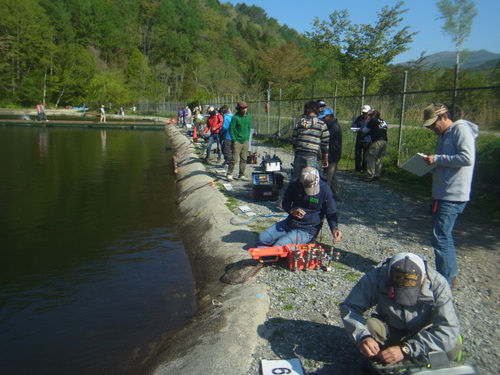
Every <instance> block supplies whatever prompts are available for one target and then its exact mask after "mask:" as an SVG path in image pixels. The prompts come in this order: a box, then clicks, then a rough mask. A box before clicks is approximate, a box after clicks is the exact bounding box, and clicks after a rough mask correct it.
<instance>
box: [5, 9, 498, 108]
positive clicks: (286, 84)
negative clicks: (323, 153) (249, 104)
mask: <svg viewBox="0 0 500 375" xmlns="http://www.w3.org/2000/svg"><path fill="white" fill-rule="evenodd" d="M311 9H314V8H311ZM320 11H321V10H319V9H318V12H320ZM404 13H405V10H404V3H403V2H400V3H398V4H397V5H396V6H394V7H384V8H382V9H381V10H380V12H379V13H378V14H377V17H370V19H371V20H372V23H371V24H364V25H353V24H352V23H351V21H350V19H349V14H348V12H347V11H345V10H343V11H335V12H334V13H333V14H332V15H330V17H329V21H328V22H319V21H317V22H316V23H315V25H313V26H312V27H311V32H309V33H307V35H303V34H299V33H298V32H296V31H295V30H294V29H290V28H289V27H287V26H282V25H280V24H279V23H278V22H277V21H276V20H275V19H274V18H270V17H268V16H267V14H266V12H265V10H264V9H262V8H259V7H256V6H248V5H246V4H244V3H242V4H238V5H237V6H233V5H231V4H229V3H222V2H220V1H218V0H2V1H1V2H0V106H3V107H6V106H9V107H10V106H33V105H34V104H36V103H39V102H40V101H42V100H44V101H45V102H46V103H47V105H49V106H51V107H61V106H67V105H73V106H79V105H82V104H83V103H86V104H87V105H90V106H96V105H98V104H100V103H105V104H106V105H108V104H112V105H114V106H118V105H133V104H134V103H137V102H138V101H139V100H141V99H147V100H150V101H155V102H158V101H164V100H165V101H177V102H180V101H182V102H186V103H200V102H203V101H204V100H207V99H211V98H216V97H232V96H234V97H238V96H239V97H242V96H243V95H244V96H245V98H246V99H247V100H256V99H262V98H264V96H265V95H266V90H267V89H268V88H270V89H271V90H272V93H273V95H274V96H275V97H276V96H277V95H278V94H277V93H278V92H279V93H281V95H282V97H283V98H284V99H285V98H302V97H308V96H311V95H312V93H315V94H316V95H320V96H321V95H325V96H327V95H328V96H331V95H332V94H333V92H334V90H333V87H334V86H335V85H338V87H339V88H340V90H341V92H342V93H343V94H345V95H349V94H351V95H352V94H356V95H358V94H360V93H361V82H362V80H363V78H366V83H367V86H366V89H367V92H368V93H370V92H371V93H376V92H381V91H384V90H393V89H394V87H398V88H397V90H400V87H401V84H400V82H401V81H400V80H401V77H402V75H401V74H400V73H401V69H402V68H401V67H393V66H391V65H390V63H391V62H392V60H393V59H394V57H395V56H397V55H398V54H400V53H402V52H404V51H405V50H407V49H408V45H409V43H411V41H412V37H413V35H415V33H416V31H414V30H409V29H408V28H407V27H401V26H400V24H401V19H402V17H404ZM404 69H406V70H409V71H410V74H412V75H413V76H414V77H416V78H415V79H413V80H411V84H412V85H413V86H412V87H411V88H412V89H421V88H423V87H424V86H425V87H427V88H428V89H429V88H431V89H432V88H434V87H435V86H436V85H438V84H445V83H446V84H447V82H448V81H449V80H450V79H451V74H450V73H447V72H446V71H444V72H440V73H439V74H438V75H436V74H434V75H432V74H431V73H429V72H423V70H422V69H421V66H420V65H419V63H418V62H414V63H413V64H411V65H410V66H408V67H405V68H404ZM497 76H498V74H497ZM429 77H431V79H429ZM412 78H413V77H412ZM395 79H398V80H399V81H398V82H393V80H395ZM482 82H488V81H487V79H486V77H479V78H477V77H475V78H474V84H475V85H476V86H477V85H481V84H482ZM489 83H491V77H490V78H489Z"/></svg>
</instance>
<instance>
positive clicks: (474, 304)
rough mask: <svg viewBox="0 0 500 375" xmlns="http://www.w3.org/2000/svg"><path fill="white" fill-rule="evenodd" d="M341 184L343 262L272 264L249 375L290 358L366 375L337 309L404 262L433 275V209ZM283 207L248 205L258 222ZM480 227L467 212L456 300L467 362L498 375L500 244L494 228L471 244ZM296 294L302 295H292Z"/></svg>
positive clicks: (458, 235) (318, 368)
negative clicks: (405, 256)
mask: <svg viewBox="0 0 500 375" xmlns="http://www.w3.org/2000/svg"><path fill="white" fill-rule="evenodd" d="M252 147H253V148H252V151H253V152H257V153H258V154H260V155H263V154H264V152H265V151H267V152H269V147H263V146H262V145H259V144H258V143H254V144H253V145H252ZM271 154H276V155H277V156H279V157H280V159H281V160H282V166H283V168H289V166H290V163H291V161H292V155H291V154H290V153H287V152H283V151H281V150H278V149H273V150H272V151H271ZM259 162H260V161H259ZM247 167H249V168H248V173H251V170H252V169H256V170H258V169H257V168H258V166H251V165H248V166H247ZM352 169H354V168H352ZM259 171H260V172H262V170H259ZM382 174H383V170H382ZM338 177H339V184H340V188H341V200H340V201H339V202H338V209H339V229H340V230H341V231H342V232H343V236H342V240H341V241H340V242H338V243H336V244H335V249H336V250H338V251H339V252H340V254H341V255H340V259H339V261H338V262H333V263H332V269H331V271H324V270H310V271H307V272H291V271H289V270H288V267H287V266H286V265H282V264H272V265H269V266H267V267H264V268H263V270H262V271H261V272H260V274H259V275H257V277H256V278H255V279H253V280H252V281H251V282H255V283H263V284H266V285H267V286H269V291H270V292H269V296H270V302H271V303H270V309H269V311H268V313H267V321H266V322H265V324H264V327H262V329H263V333H262V334H261V335H262V339H261V340H260V343H259V345H258V347H257V349H256V353H255V354H254V359H253V362H252V367H251V369H249V371H248V372H247V373H246V374H243V375H259V374H260V373H261V371H260V361H261V360H262V359H288V358H299V359H300V361H301V364H302V367H303V370H304V374H314V375H323V374H325V375H326V374H342V375H350V374H353V375H354V374H356V375H357V374H361V373H363V360H362V359H361V357H360V355H359V351H358V350H357V349H356V347H355V346H354V344H353V343H352V342H351V341H350V340H349V338H348V337H347V335H346V334H345V331H344V328H343V324H342V320H341V318H340V313H339V309H338V305H339V304H340V303H341V302H342V301H343V300H344V299H345V297H346V296H347V294H348V293H349V291H350V290H351V289H352V287H353V286H354V285H355V283H356V282H357V281H358V280H359V278H360V277H361V276H362V275H363V274H364V273H366V272H368V271H370V270H371V269H373V268H374V267H376V266H377V265H379V264H380V263H381V262H383V261H384V260H385V259H386V258H388V257H390V256H392V255H393V254H395V253H397V252H400V251H410V252H414V253H416V254H419V255H421V256H422V257H424V258H425V259H426V260H427V261H428V263H429V264H430V265H431V266H432V267H433V266H434V254H433V250H432V248H431V246H430V244H429V231H430V220H431V218H430V216H428V202H425V201H416V200H412V199H409V198H407V197H404V196H401V195H399V194H398V193H395V192H393V191H391V190H390V188H389V187H388V185H386V184H383V183H381V182H379V181H377V182H371V183H366V182H363V181H362V177H363V176H362V175H360V174H355V173H354V172H350V171H339V172H338ZM287 182H288V176H286V177H285V186H286V184H287ZM233 185H234V186H235V190H236V193H238V191H239V192H240V193H239V195H238V197H243V196H245V195H244V194H242V191H245V189H248V190H251V184H247V185H242V182H236V183H234V184H233ZM281 194H283V191H282V193H281ZM429 194H430V192H429ZM278 203H279V202H272V201H271V202H255V201H253V200H250V199H248V198H246V196H245V199H243V200H242V201H241V204H242V205H248V206H250V208H251V209H252V210H254V211H255V212H256V213H257V214H259V215H270V214H279V215H283V214H284V213H283V211H282V210H281V209H280V208H279V205H278ZM282 219H283V218H282V217H266V218H264V217H259V218H258V219H255V220H252V221H251V222H249V223H248V224H247V226H248V227H249V228H250V229H251V230H252V228H253V230H254V231H256V232H260V231H262V230H263V228H266V227H267V226H269V225H271V224H273V223H275V222H277V221H279V220H282ZM472 222H474V224H475V225H474V226H475V227H477V218H476V219H475V220H473V219H472V218H468V216H467V209H466V210H465V212H464V214H463V215H462V216H461V218H460V220H459V221H457V225H456V226H455V232H454V238H455V243H456V246H457V253H458V262H459V270H460V274H459V277H458V285H457V287H455V289H454V291H453V299H454V302H455V306H456V308H457V315H458V318H459V320H460V324H461V332H462V335H463V337H464V343H465V352H464V358H465V362H466V363H472V364H474V365H475V366H476V367H477V369H478V371H479V373H481V374H498V373H499V370H498V363H499V360H500V358H499V357H500V355H499V346H498V345H497V344H496V341H498V340H497V337H498V333H499V332H500V313H499V312H500V302H499V301H500V298H499V291H500V283H498V282H497V281H496V280H497V279H498V278H497V267H498V264H500V262H499V260H500V259H499V257H500V255H499V254H498V252H496V251H493V250H495V249H499V248H500V246H499V245H500V241H499V238H498V234H497V231H496V228H494V227H493V226H491V227H490V226H488V225H486V224H484V225H482V226H481V234H478V235H477V236H470V233H468V232H467V229H468V228H470V227H471V223H472ZM327 227H328V226H327V224H326V223H325V225H324V228H323V230H322V232H321V233H320V235H319V236H318V238H317V240H318V242H320V243H322V244H324V245H327V246H330V245H332V243H333V242H332V236H331V234H330V233H329V230H328V228H327ZM467 235H469V236H467ZM492 239H494V243H493V242H492ZM483 242H484V243H483ZM465 253H466V254H467V255H465ZM311 285H312V287H311ZM292 289H294V290H295V291H296V293H291V292H290V291H291V290H292ZM483 291H487V292H486V293H482V292H483ZM485 296H488V297H490V298H484V297H485ZM249 313H251V312H249ZM489 332H490V333H493V332H494V333H495V340H491V339H490V337H491V335H490V334H488V333H489ZM485 333H486V334H485ZM486 340H488V341H486Z"/></svg>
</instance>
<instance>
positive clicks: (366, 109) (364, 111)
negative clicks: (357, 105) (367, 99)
mask: <svg viewBox="0 0 500 375" xmlns="http://www.w3.org/2000/svg"><path fill="white" fill-rule="evenodd" d="M371 110H372V107H370V106H369V105H368V104H367V105H364V106H363V108H362V109H361V112H363V113H368V112H370V111H371Z"/></svg>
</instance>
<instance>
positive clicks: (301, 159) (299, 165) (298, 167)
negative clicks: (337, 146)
mask: <svg viewBox="0 0 500 375" xmlns="http://www.w3.org/2000/svg"><path fill="white" fill-rule="evenodd" d="M306 167H313V168H315V169H318V156H317V155H314V156H312V155H300V154H297V153H296V154H295V157H294V158H293V170H292V178H293V177H300V172H301V171H302V169H304V168H306Z"/></svg>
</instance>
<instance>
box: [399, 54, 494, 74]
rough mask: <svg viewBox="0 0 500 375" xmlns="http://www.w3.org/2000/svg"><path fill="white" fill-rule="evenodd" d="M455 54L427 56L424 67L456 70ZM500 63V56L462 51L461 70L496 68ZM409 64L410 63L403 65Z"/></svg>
mask: <svg viewBox="0 0 500 375" xmlns="http://www.w3.org/2000/svg"><path fill="white" fill-rule="evenodd" d="M455 55H456V54H455V52H438V53H434V54H432V55H429V56H426V57H424V59H423V65H424V66H425V67H426V68H427V69H432V68H454V67H455ZM499 62H500V54H498V53H493V52H489V51H486V50H484V49H482V50H480V51H462V52H460V68H461V69H467V68H473V69H477V68H481V67H482V66H485V67H486V66H489V67H491V66H495V65H496V64H497V63H499ZM403 64H408V63H403Z"/></svg>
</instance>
